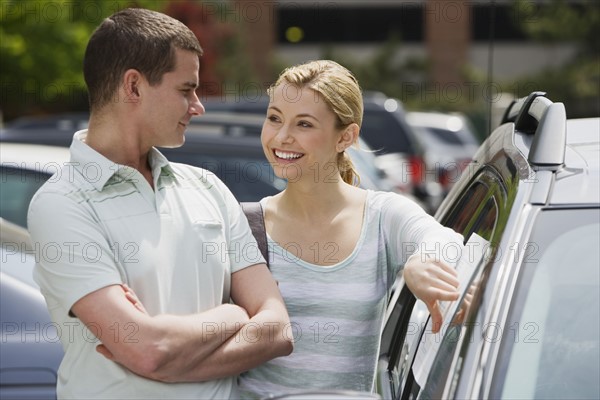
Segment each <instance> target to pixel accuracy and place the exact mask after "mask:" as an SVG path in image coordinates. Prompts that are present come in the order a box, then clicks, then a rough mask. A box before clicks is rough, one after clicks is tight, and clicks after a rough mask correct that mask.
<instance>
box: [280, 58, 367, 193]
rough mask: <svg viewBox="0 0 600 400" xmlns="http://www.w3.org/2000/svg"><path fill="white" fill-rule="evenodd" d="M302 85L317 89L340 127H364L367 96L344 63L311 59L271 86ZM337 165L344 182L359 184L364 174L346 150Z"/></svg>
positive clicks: (284, 72)
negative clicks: (359, 170) (358, 169)
mask: <svg viewBox="0 0 600 400" xmlns="http://www.w3.org/2000/svg"><path fill="white" fill-rule="evenodd" d="M286 83H287V84H291V85H294V86H297V87H299V88H303V87H307V88H309V89H312V90H314V91H315V92H317V93H318V94H319V95H321V97H322V98H323V99H324V100H325V102H326V103H327V104H328V105H329V107H330V109H331V110H332V111H333V112H334V114H335V115H336V120H337V123H336V128H337V129H343V128H346V127H347V126H349V125H350V124H352V123H355V124H357V125H358V127H359V128H360V127H361V125H362V118H363V98H362V92H361V89H360V86H359V84H358V81H357V80H356V78H355V77H354V75H352V73H351V72H350V71H349V70H348V69H346V68H344V67H343V66H341V65H340V64H338V63H336V62H334V61H330V60H318V61H310V62H307V63H305V64H300V65H295V66H293V67H289V68H287V69H285V70H284V71H283V72H282V73H281V74H280V75H279V78H278V79H277V81H276V82H275V83H274V84H273V85H272V86H271V87H270V88H269V91H268V92H269V95H272V92H273V89H274V88H275V87H277V86H279V85H281V84H286ZM337 166H338V169H339V171H340V175H341V176H342V179H343V180H344V182H346V183H349V184H351V185H358V184H359V183H360V177H359V176H358V173H357V172H356V169H355V168H354V165H353V164H352V160H350V157H349V156H348V154H346V152H345V151H343V152H341V153H338V157H337Z"/></svg>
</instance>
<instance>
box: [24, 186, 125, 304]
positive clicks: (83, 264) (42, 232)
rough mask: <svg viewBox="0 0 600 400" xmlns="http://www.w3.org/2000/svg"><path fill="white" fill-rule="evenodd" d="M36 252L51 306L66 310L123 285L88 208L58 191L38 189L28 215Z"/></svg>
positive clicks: (40, 280) (39, 278) (38, 276)
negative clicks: (107, 287)
mask: <svg viewBox="0 0 600 400" xmlns="http://www.w3.org/2000/svg"><path fill="white" fill-rule="evenodd" d="M28 229H29V232H30V234H31V240H32V243H33V247H34V252H35V260H36V266H35V269H34V279H35V281H36V283H37V284H38V285H39V286H40V289H41V291H42V294H44V297H45V298H46V302H47V303H48V308H49V309H51V310H53V309H55V308H58V307H60V308H62V309H63V310H64V311H65V312H66V313H68V312H69V311H70V310H71V307H72V306H73V304H75V303H76V302H77V301H78V300H79V299H81V298H83V297H84V296H86V295H87V294H89V293H92V292H94V291H96V290H98V289H101V288H103V287H106V286H109V285H114V284H121V283H123V282H124V275H122V274H121V273H120V272H119V268H118V267H117V265H116V262H115V259H114V256H113V252H112V250H111V248H110V245H109V242H108V241H107V240H106V238H105V237H104V235H103V233H102V231H101V226H100V225H99V224H98V222H97V221H95V220H94V218H93V216H92V214H91V212H89V211H88V210H87V209H86V207H85V206H83V205H82V204H78V203H76V202H75V201H74V200H73V199H71V198H69V197H67V196H64V195H62V194H59V193H43V192H42V193H38V194H37V195H36V196H35V197H34V198H33V200H32V202H31V204H30V207H29V213H28Z"/></svg>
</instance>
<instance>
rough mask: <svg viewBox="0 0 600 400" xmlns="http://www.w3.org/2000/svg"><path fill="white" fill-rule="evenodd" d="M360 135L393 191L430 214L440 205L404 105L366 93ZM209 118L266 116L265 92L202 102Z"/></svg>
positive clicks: (372, 93) (438, 187) (374, 93)
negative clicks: (216, 114) (409, 197)
mask: <svg viewBox="0 0 600 400" xmlns="http://www.w3.org/2000/svg"><path fill="white" fill-rule="evenodd" d="M363 100H364V116H363V124H362V128H361V132H360V136H361V138H362V139H364V141H365V142H366V143H367V145H368V146H369V147H370V148H371V149H373V150H374V151H375V154H376V155H377V157H376V158H375V164H376V166H377V167H378V168H380V169H382V170H383V171H384V172H385V173H386V175H387V176H388V179H389V180H390V181H391V182H392V184H393V186H394V190H395V191H397V192H400V193H405V194H409V195H412V196H414V197H415V198H417V199H418V200H419V201H420V202H421V204H423V205H424V206H425V208H426V209H427V210H428V211H429V212H433V211H434V210H435V205H437V204H439V203H440V202H441V199H442V196H443V193H442V190H441V189H440V186H439V184H438V183H437V182H435V181H434V179H435V177H436V175H435V174H434V173H433V174H431V173H427V168H428V167H427V166H426V165H425V159H424V152H423V149H422V147H421V144H420V142H419V140H418V139H417V138H416V137H415V132H414V130H413V129H412V128H411V127H410V126H409V125H408V123H407V122H406V116H405V111H404V108H403V106H402V103H401V102H400V101H399V100H397V99H393V98H389V97H387V96H386V95H385V94H383V93H381V92H368V91H367V92H365V93H364V96H363ZM202 103H203V104H204V107H205V108H206V111H207V115H208V114H210V113H211V112H219V111H227V112H235V113H245V114H261V115H263V116H265V115H266V111H267V107H268V104H269V98H268V95H267V94H266V93H264V94H262V95H260V96H255V97H252V98H244V97H214V98H206V99H202Z"/></svg>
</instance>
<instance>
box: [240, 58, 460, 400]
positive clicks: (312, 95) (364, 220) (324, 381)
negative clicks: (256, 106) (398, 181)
mask: <svg viewBox="0 0 600 400" xmlns="http://www.w3.org/2000/svg"><path fill="white" fill-rule="evenodd" d="M269 94H270V103H269V107H268V110H267V117H266V120H265V123H264V125H263V130H262V135H261V139H262V144H263V149H264V151H265V155H266V157H267V159H268V160H269V162H270V163H271V164H272V166H273V169H274V171H275V174H276V175H277V176H279V177H281V178H284V179H287V181H288V184H287V187H286V189H285V190H283V191H282V192H281V193H279V194H277V195H275V196H272V197H267V198H264V199H262V201H261V204H262V206H263V210H264V217H265V227H266V231H267V236H268V246H269V259H270V268H271V272H272V273H273V275H274V277H275V279H276V280H277V281H278V282H279V288H280V290H281V293H282V296H283V298H284V300H285V302H286V306H287V308H288V312H289V315H290V320H291V326H290V329H289V330H288V333H289V334H290V335H291V334H293V335H294V352H293V353H292V354H291V355H290V356H288V357H281V358H277V359H274V360H272V361H269V362H267V363H266V364H263V365H262V366H260V367H258V368H255V369H253V370H251V371H248V372H246V373H244V374H242V376H241V377H240V379H239V385H240V389H241V391H242V393H243V394H244V395H245V396H247V397H255V398H259V397H267V396H269V395H277V394H282V393H290V392H293V391H296V390H310V389H319V388H321V389H335V388H338V389H345V390H362V391H370V390H372V388H373V382H374V373H375V368H376V361H377V354H378V346H379V335H380V332H381V327H382V322H383V316H384V312H385V307H386V305H387V299H388V298H389V291H390V288H391V286H392V284H393V283H394V280H395V278H396V275H397V274H398V273H399V272H400V271H401V270H402V267H403V266H404V277H405V280H406V282H407V284H408V285H409V288H410V289H411V290H412V291H413V293H414V294H415V296H417V297H418V298H420V299H421V300H423V301H424V302H425V303H426V304H427V306H428V308H429V310H430V312H431V313H432V318H433V319H434V326H436V327H437V328H438V329H439V326H440V325H441V314H440V312H439V309H438V307H437V306H438V303H437V302H438V300H456V299H457V297H458V293H457V291H456V288H457V286H458V281H457V279H456V274H455V271H454V270H453V269H452V268H451V267H450V266H448V265H447V263H444V262H441V259H440V257H436V256H435V255H436V254H430V256H429V257H426V256H425V253H426V252H427V251H432V250H433V252H435V253H437V255H440V253H443V252H442V251H440V249H441V248H442V246H441V245H442V244H446V243H449V242H454V243H458V244H462V237H461V236H460V235H458V234H456V233H455V232H454V231H452V230H450V229H447V228H444V227H442V226H441V225H439V224H438V223H437V222H436V221H435V220H434V219H433V218H432V217H431V216H429V215H427V214H426V213H425V212H424V211H423V210H422V209H421V208H420V207H419V206H418V205H416V204H415V203H413V202H412V201H410V200H408V199H406V198H404V197H403V196H401V195H398V194H394V193H387V192H374V191H367V190H363V189H360V188H358V187H357V186H355V184H356V183H357V182H358V177H357V176H356V174H355V171H354V169H353V166H352V163H351V161H350V159H349V158H348V156H347V155H346V153H345V150H346V149H347V148H348V147H350V146H352V145H353V144H355V143H356V141H357V138H358V135H359V131H360V126H361V123H362V115H363V102H362V94H361V90H360V87H359V85H358V82H357V81H356V79H355V78H354V76H353V75H352V74H351V73H350V72H349V71H348V70H347V69H346V68H344V67H342V66H341V65H339V64H337V63H335V62H332V61H313V62H309V63H306V64H302V65H298V66H295V67H291V68H288V69H286V70H285V71H283V73H282V74H281V75H280V77H279V79H278V80H277V82H276V83H275V84H274V85H273V86H272V87H271V88H270V89H269ZM390 134H391V133H390ZM417 249H420V250H421V251H418V250H417ZM436 249H437V251H436ZM413 254H414V256H413V257H410V259H409V256H411V255H413Z"/></svg>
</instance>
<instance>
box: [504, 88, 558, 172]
mask: <svg viewBox="0 0 600 400" xmlns="http://www.w3.org/2000/svg"><path fill="white" fill-rule="evenodd" d="M545 96H546V93H545V92H532V93H530V94H529V96H527V97H523V98H521V99H519V100H516V101H513V102H512V103H511V105H510V106H508V108H507V109H506V111H505V113H504V116H503V117H502V123H507V122H512V123H514V124H515V131H519V132H523V133H526V134H528V135H533V142H532V144H531V148H530V150H529V156H528V160H529V163H530V164H531V165H532V166H534V167H539V168H543V169H549V170H554V171H555V170H557V169H558V168H559V167H560V166H561V165H563V164H564V162H565V145H566V142H567V114H566V111H565V106H564V104H563V103H553V102H552V101H550V100H549V99H548V98H546V97H545Z"/></svg>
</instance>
